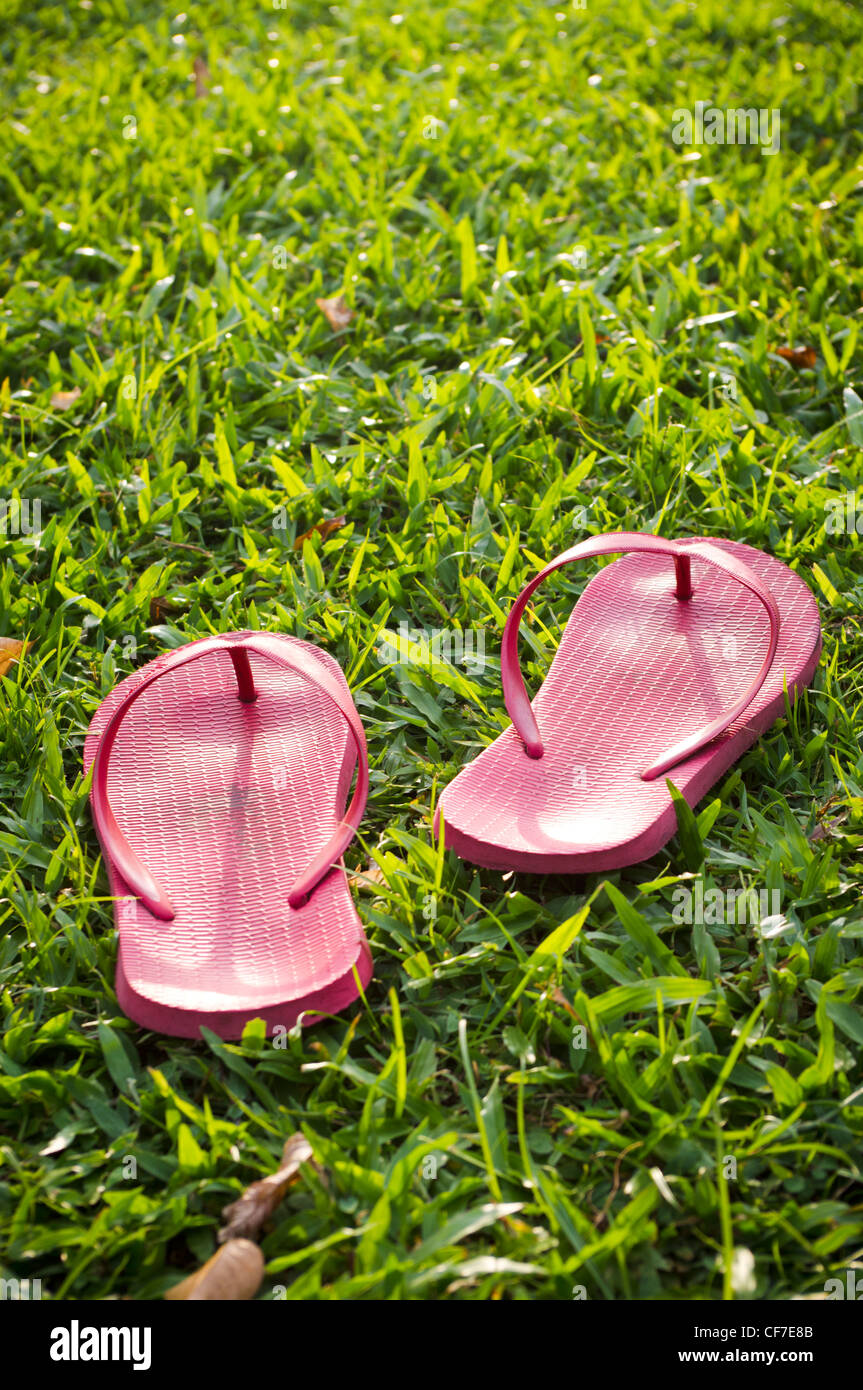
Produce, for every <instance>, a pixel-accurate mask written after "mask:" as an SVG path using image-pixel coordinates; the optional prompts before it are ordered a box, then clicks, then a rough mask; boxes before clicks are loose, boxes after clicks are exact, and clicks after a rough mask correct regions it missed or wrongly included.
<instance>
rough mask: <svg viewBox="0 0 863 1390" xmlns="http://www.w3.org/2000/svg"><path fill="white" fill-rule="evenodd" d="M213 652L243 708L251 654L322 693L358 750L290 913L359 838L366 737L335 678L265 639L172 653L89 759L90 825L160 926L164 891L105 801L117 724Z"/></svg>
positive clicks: (216, 642)
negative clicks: (225, 664) (349, 789)
mask: <svg viewBox="0 0 863 1390" xmlns="http://www.w3.org/2000/svg"><path fill="white" fill-rule="evenodd" d="M282 648H284V650H282ZM215 652H227V654H228V655H229V657H230V659H231V662H232V663H233V667H234V673H235V675H236V677H237V693H238V697H239V699H240V700H242V701H243V702H244V703H245V704H251V703H252V702H254V701H255V700H256V699H257V691H256V690H255V684H254V680H253V677H252V669H251V666H250V664H249V652H254V653H255V655H256V656H261V657H264V658H265V659H266V660H267V661H272V662H274V663H275V664H276V665H277V666H281V667H283V669H284V670H286V671H292V672H294V673H295V674H296V675H298V676H302V677H304V678H305V679H306V680H307V681H309V682H310V683H311V684H312V685H314V686H316V687H317V688H318V689H319V690H321V691H323V692H324V694H325V695H328V696H329V698H330V699H331V700H332V702H333V704H334V705H336V706H337V708H338V709H339V711H340V713H341V714H342V715H344V718H345V720H346V722H347V725H348V728H349V729H350V731H351V734H352V736H353V740H354V743H355V744H356V749H357V755H358V768H357V780H356V786H355V788H354V794H353V797H352V798H351V803H350V805H349V806H348V808H347V811H346V812H345V815H344V817H343V819H342V820H341V821H340V822H339V824H338V826H337V827H336V829H335V831H334V833H333V835H332V836H331V837H330V839H329V840H328V841H327V843H326V844H325V845H324V847H323V848H322V849H321V851H320V852H319V853H318V854H317V855H316V856H315V858H314V859H313V860H312V862H311V864H310V865H309V866H308V868H307V869H306V870H305V872H304V873H302V874H301V875H300V877H299V878H298V879H297V881H296V883H295V884H294V886H293V887H292V888H291V890H290V892H289V893H288V905H289V906H290V907H292V908H298V907H302V906H303V904H304V903H306V902H307V901H308V899H309V897H310V896H311V894H312V893H313V891H314V889H315V888H316V887H317V885H318V884H319V883H320V882H321V880H322V879H323V878H325V877H326V875H327V874H328V873H329V872H330V870H331V869H332V868H333V866H334V865H335V864H337V863H338V861H339V859H341V857H342V855H343V854H344V852H345V850H346V849H347V847H348V845H349V844H350V843H351V840H352V839H353V838H354V835H355V834H356V832H357V829H358V827H359V824H360V821H361V820H362V816H363V810H364V809H365V804H366V799H367V797H368V792H369V762H368V753H367V751H366V739H365V733H364V731H363V726H362V723H361V721H360V717H359V714H358V713H357V710H356V707H355V705H354V703H353V700H352V699H351V697H350V695H349V694H347V693H346V692H345V691H344V690H343V689H342V688H341V687H340V685H339V683H338V682H337V681H336V680H335V678H334V677H333V675H332V674H331V673H330V672H329V671H327V670H326V669H325V668H324V667H323V666H322V665H321V664H320V662H317V661H315V660H314V658H313V657H311V656H310V655H309V654H308V652H306V651H305V650H304V649H303V648H302V647H299V646H297V647H289V646H288V645H287V644H286V643H283V642H280V643H279V651H278V652H276V651H274V650H273V647H271V646H270V645H269V644H267V643H266V640H265V639H264V640H261V639H260V638H259V639H257V640H256V639H254V638H250V637H245V636H243V635H242V634H240V635H238V636H237V637H234V636H228V637H210V638H205V639H204V640H203V641H201V642H197V643H195V645H194V646H193V647H192V648H191V649H189V650H185V649H183V648H180V649H179V650H178V651H176V652H173V653H172V654H171V655H170V656H169V657H168V658H167V659H166V660H165V662H164V665H162V666H161V667H160V669H159V670H158V671H154V672H153V673H152V674H151V675H149V676H147V678H146V679H145V680H143V681H141V683H140V685H138V686H137V687H136V688H135V689H134V690H132V691H131V692H130V693H129V694H128V695H127V696H126V698H125V699H124V700H123V702H122V703H121V704H120V705H118V707H117V709H116V710H115V711H114V713H113V715H112V716H111V718H110V720H109V721H108V723H107V724H106V726H105V729H104V731H103V733H102V736H101V738H100V739H99V747H98V749H97V751H96V756H95V758H94V759H93V791H92V809H93V819H94V820H95V822H96V827H97V829H98V831H99V835H100V838H101V841H102V845H103V847H104V848H105V850H106V851H107V853H108V855H109V856H110V858H111V861H112V863H113V864H114V865H115V867H116V868H117V870H118V872H119V873H120V874H121V876H122V878H123V879H124V880H125V882H126V883H127V884H128V885H129V887H130V888H131V889H132V891H133V892H134V893H135V894H136V895H137V897H139V898H140V899H141V901H142V903H143V904H144V905H145V907H147V908H148V909H149V910H150V912H152V914H153V916H154V917H158V918H159V919H160V921H163V922H170V921H172V920H173V918H174V916H175V912H174V908H173V906H172V905H171V901H170V899H169V897H168V895H167V894H166V892H165V891H164V889H163V888H162V887H161V886H160V885H159V884H158V883H157V882H156V880H155V879H154V878H153V875H152V874H151V873H150V871H149V869H147V868H146V866H145V865H144V864H143V863H142V862H141V860H140V858H139V857H138V855H137V854H136V853H135V851H134V850H133V849H132V846H131V845H130V844H129V842H128V840H127V839H126V837H125V835H124V834H123V832H122V830H121V829H120V827H119V825H118V824H117V821H116V819H115V817H114V813H113V811H112V810H111V805H110V803H109V801H108V763H109V759H110V756H111V749H112V748H113V746H114V741H115V739H116V737H117V733H118V730H119V728H120V724H121V723H122V721H123V718H124V717H125V715H126V714H128V712H129V710H130V709H131V707H132V705H133V704H134V703H135V701H136V700H137V699H139V697H140V696H141V695H143V693H144V691H145V690H146V689H147V688H148V687H149V686H151V685H152V684H153V682H154V681H157V680H159V678H160V677H161V676H164V675H167V673H168V672H169V671H176V670H178V669H179V668H180V667H181V666H188V665H189V664H190V662H193V661H200V660H201V659H202V658H203V657H205V656H211V655H212V654H213V653H215Z"/></svg>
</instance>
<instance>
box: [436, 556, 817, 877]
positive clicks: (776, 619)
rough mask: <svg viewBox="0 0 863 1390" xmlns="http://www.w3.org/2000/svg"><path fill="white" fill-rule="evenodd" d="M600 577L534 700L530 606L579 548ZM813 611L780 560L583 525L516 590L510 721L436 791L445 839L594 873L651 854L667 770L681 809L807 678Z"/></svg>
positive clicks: (533, 864)
mask: <svg viewBox="0 0 863 1390" xmlns="http://www.w3.org/2000/svg"><path fill="white" fill-rule="evenodd" d="M620 552H627V553H626V554H625V555H623V556H622V558H620V559H618V560H615V561H614V563H612V564H610V565H607V566H606V567H604V568H603V569H601V570H600V571H599V572H598V573H596V574H595V575H594V576H593V578H592V579H591V580H590V582H589V583H588V584H587V586H586V588H585V589H584V591H583V593H582V595H581V597H580V598H579V600H578V602H577V604H576V606H575V608H574V609H573V612H572V615H571V617H570V619H569V622H568V623H567V626H566V628H565V630H564V633H563V636H562V639H561V642H560V646H559V648H558V650H557V652H556V654H555V657H554V660H553V661H552V663H551V666H550V669H549V671H548V675H547V676H546V679H545V681H544V683H543V685H542V687H541V689H540V691H539V693H538V694H537V696H536V698H535V699H534V700H533V701H531V700H530V698H529V696H528V694H527V691H526V689H525V684H524V678H523V676H522V673H521V669H520V666H519V659H518V638H519V625H520V622H521V618H522V615H523V613H524V611H525V608H526V606H527V604H528V602H529V600H530V599H531V597H532V595H533V594H534V592H535V591H536V589H537V588H538V587H539V585H540V584H541V583H542V582H543V580H545V579H546V578H547V577H548V576H549V575H551V574H553V573H554V572H555V571H556V570H558V569H560V568H561V567H562V566H564V565H567V564H569V563H571V562H572V561H575V560H586V559H590V558H592V557H595V556H598V555H606V554H618V553H620ZM820 650H821V631H820V624H819V617H818V608H817V605H816V603H815V600H814V598H813V596H812V594H811V593H810V591H809V589H808V588H807V586H806V584H805V583H804V582H803V580H802V579H800V578H799V576H798V575H796V574H795V573H794V572H793V571H792V570H790V569H789V568H788V567H787V566H786V565H784V564H782V563H781V561H779V560H777V559H775V558H774V557H773V556H771V555H766V554H764V553H763V552H762V551H760V550H756V549H754V548H753V547H751V546H748V545H743V544H740V543H738V542H734V541H727V540H710V541H705V540H698V539H694V538H693V539H686V540H677V541H670V540H664V539H662V538H661V537H658V536H653V535H642V534H640V533H637V532H625V531H623V532H615V533H612V534H610V535H606V536H597V537H591V538H590V539H588V540H586V541H583V542H581V543H580V544H578V545H576V546H573V547H572V548H571V549H570V550H567V551H565V552H564V553H563V554H562V555H559V556H558V557H557V558H556V559H555V560H552V561H551V563H550V564H548V565H547V566H546V567H545V569H543V570H542V571H541V572H540V573H539V574H537V575H536V576H535V577H534V579H532V580H531V581H530V583H529V584H528V585H527V587H526V588H525V589H524V590H523V592H522V593H521V595H520V596H519V598H518V599H517V600H516V602H515V604H514V606H513V608H512V611H511V612H510V615H509V618H508V619H507V623H506V627H505V629H504V635H503V643H502V648H501V673H502V681H503V691H504V699H505V703H506V708H507V711H508V713H509V716H510V718H511V720H512V724H511V726H510V727H509V728H507V729H506V730H505V731H504V733H503V734H501V735H500V737H499V738H497V739H496V740H495V742H494V743H492V744H491V745H490V746H489V747H488V748H486V749H484V750H483V752H482V753H480V755H479V756H478V757H477V758H476V759H475V760H474V761H473V762H472V763H470V764H469V765H468V766H467V767H465V768H464V769H463V770H462V771H461V772H460V773H459V774H458V776H457V777H456V778H455V780H454V781H453V782H451V783H450V785H449V786H448V787H447V788H446V789H445V791H444V793H443V795H442V797H441V800H440V803H439V807H438V812H437V820H438V825H440V821H441V819H442V820H443V822H444V826H445V843H446V845H447V847H448V848H450V849H453V850H455V852H456V853H457V854H459V855H461V856H462V857H463V858H465V859H468V860H470V861H471V862H473V863H476V864H481V865H485V866H486V867H489V868H495V869H522V870H526V871H532V872H537V873H547V872H558V873H588V872H593V871H596V870H603V869H613V868H621V867H623V866H625V865H628V864H635V863H638V862H640V861H641V860H643V859H648V858H650V857H651V855H653V854H655V853H656V852H657V851H658V850H660V849H661V848H662V846H663V845H664V844H666V843H667V841H668V840H669V839H670V838H671V837H672V836H673V835H674V833H675V831H676V828H677V818H676V815H675V811H674V805H673V801H672V798H671V795H670V793H669V790H668V788H667V786H666V781H665V779H666V778H669V779H670V780H671V781H672V782H673V783H674V785H675V786H676V787H677V788H678V789H679V791H680V792H681V793H682V795H683V796H684V797H685V798H686V800H687V801H688V803H689V804H690V805H691V806H694V805H695V804H696V803H697V802H698V801H699V800H700V798H701V797H702V796H704V794H705V792H707V790H708V789H709V788H710V787H711V786H712V785H713V784H714V783H715V782H716V781H717V780H718V779H719V778H720V777H721V776H722V775H723V774H724V773H725V772H726V771H727V770H728V769H729V768H730V767H731V765H732V764H733V763H734V762H735V761H736V760H737V759H738V758H739V757H740V755H741V754H742V753H743V752H744V750H745V749H746V748H748V747H749V746H750V745H751V744H752V743H754V742H755V740H756V739H757V738H758V736H759V735H760V734H763V733H765V732H766V730H767V729H769V728H770V726H771V724H773V723H774V721H775V720H776V719H777V718H779V716H780V715H781V714H782V713H783V712H784V708H785V698H786V690H787V694H788V698H789V699H790V700H791V701H792V703H793V701H794V699H795V697H796V695H797V693H798V692H799V691H800V690H801V689H802V688H803V687H805V686H806V685H808V684H809V682H810V681H811V679H812V677H813V674H814V672H815V668H816V666H817V664H818V657H819V654H820Z"/></svg>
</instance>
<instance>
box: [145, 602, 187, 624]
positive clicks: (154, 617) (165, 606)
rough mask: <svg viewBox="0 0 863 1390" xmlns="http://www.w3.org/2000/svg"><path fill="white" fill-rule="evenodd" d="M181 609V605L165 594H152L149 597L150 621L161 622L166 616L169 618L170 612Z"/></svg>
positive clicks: (176, 611) (177, 611)
mask: <svg viewBox="0 0 863 1390" xmlns="http://www.w3.org/2000/svg"><path fill="white" fill-rule="evenodd" d="M181 611H182V605H181V604H178V603H176V602H175V600H174V599H172V598H168V597H167V596H166V595H165V594H154V595H153V597H152V598H151V599H150V622H151V623H153V624H154V625H155V624H156V623H163V622H164V621H165V619H166V618H170V616H171V614H172V613H179V612H181Z"/></svg>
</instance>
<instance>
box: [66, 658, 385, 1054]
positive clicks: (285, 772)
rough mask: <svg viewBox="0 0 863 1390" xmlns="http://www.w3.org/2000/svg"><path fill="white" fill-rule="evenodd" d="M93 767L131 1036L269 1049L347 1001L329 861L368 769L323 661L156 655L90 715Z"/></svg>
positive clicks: (341, 889)
mask: <svg viewBox="0 0 863 1390" xmlns="http://www.w3.org/2000/svg"><path fill="white" fill-rule="evenodd" d="M357 762H358V763H359V767H358V772H357V784H356V788H355V790H354V794H353V798H352V800H351V804H350V806H349V807H348V809H347V811H345V804H346V801H347V796H348V791H349V789H350V784H351V780H352V777H353V772H354V767H355V765H356V764H357ZM91 766H92V768H93V783H92V790H91V793H90V802H91V808H92V812H93V819H94V821H95V823H96V829H97V831H98V834H99V840H100V842H101V845H102V850H103V853H104V856H105V861H106V864H107V866H108V877H109V880H110V884H111V890H112V892H113V894H114V895H115V897H116V898H117V899H118V902H117V903H116V904H115V912H116V918H117V925H118V928H119V936H120V946H119V953H118V959H117V981H116V983H117V998H118V1000H119V1002H120V1006H121V1008H122V1009H123V1010H124V1011H125V1013H127V1014H128V1015H129V1017H130V1018H132V1019H134V1020H135V1022H136V1023H140V1024H142V1025H143V1026H144V1027H146V1028H152V1029H154V1030H155V1031H157V1032H160V1033H169V1034H172V1035H173V1036H175V1037H182V1038H197V1037H198V1036H199V1031H198V1030H199V1028H200V1026H201V1024H205V1025H206V1026H207V1027H208V1028H211V1029H212V1030H213V1032H215V1033H218V1034H219V1035H220V1036H221V1037H223V1038H238V1037H239V1036H240V1035H241V1033H242V1031H243V1028H244V1026H245V1025H246V1023H247V1022H248V1021H249V1019H252V1018H263V1019H264V1020H265V1021H266V1024H267V1030H268V1032H272V1029H273V1028H274V1027H275V1026H277V1025H283V1026H285V1027H288V1028H290V1027H292V1026H293V1024H294V1023H296V1021H297V1019H298V1017H299V1016H300V1014H305V1013H307V1011H314V1012H316V1013H333V1012H335V1011H336V1010H338V1009H342V1008H344V1007H345V1005H347V1004H349V1003H351V1001H352V1000H354V999H356V998H357V995H358V993H359V987H360V985H362V986H363V987H364V986H365V985H366V984H367V983H368V981H369V979H370V978H371V973H372V960H371V953H370V951H369V947H368V943H367V941H366V938H365V934H364V932H363V928H362V924H361V922H360V919H359V917H358V916H357V912H356V909H355V907H354V904H353V900H352V898H351V895H350V891H349V889H348V884H347V880H346V878H345V873H344V868H343V867H342V866H341V864H340V862H339V861H340V860H341V856H342V854H343V853H344V851H345V849H346V848H347V846H348V845H349V844H350V842H351V840H352V839H353V837H354V835H355V834H356V830H357V827H358V825H359V823H360V820H361V818H362V814H363V809H364V807H365V803H366V797H367V795H368V785H369V774H368V758H367V754H366V742H365V735H364V733H363V726H362V723H361V721H360V717H359V714H358V713H357V710H356V707H355V705H354V702H353V700H352V699H351V694H350V691H349V689H348V685H347V681H346V680H345V678H344V675H343V674H342V671H341V669H340V668H339V666H338V663H337V662H336V661H334V660H333V658H332V657H331V656H329V655H328V654H327V653H326V652H323V651H321V650H320V649H319V648H317V647H315V646H312V645H311V644H310V643H308V642H301V641H299V640H298V639H297V638H294V637H286V636H281V635H275V634H272V633H263V632H229V633H226V634H225V635H224V636H221V637H205V638H202V639H201V640H199V641H196V642H191V643H189V645H188V646H186V647H181V648H179V649H178V650H176V651H171V652H165V653H163V655H161V656H159V657H157V658H156V659H155V661H151V662H149V663H148V664H147V665H146V666H144V667H142V669H141V670H140V671H136V672H135V673H134V674H133V675H131V676H128V677H127V678H126V679H125V680H123V681H121V682H120V684H119V685H117V686H116V687H115V688H114V690H112V691H111V693H110V695H109V696H108V697H107V699H106V700H105V701H104V702H103V703H102V705H100V707H99V709H98V710H97V711H96V714H95V715H94V717H93V721H92V723H91V725H90V728H89V731H88V733H87V739H86V743H85V745H84V769H85V771H88V770H89V769H90V767H91ZM311 1021H314V1020H313V1019H309V1018H306V1019H304V1022H311Z"/></svg>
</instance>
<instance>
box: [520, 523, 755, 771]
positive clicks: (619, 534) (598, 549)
mask: <svg viewBox="0 0 863 1390" xmlns="http://www.w3.org/2000/svg"><path fill="white" fill-rule="evenodd" d="M620 551H639V552H646V553H647V554H650V555H669V556H671V558H672V559H673V560H674V568H675V571H676V577H677V587H676V589H675V593H676V596H677V597H678V598H679V599H689V598H691V597H692V592H693V590H692V580H691V575H690V563H689V561H690V557H691V556H693V555H695V556H697V558H698V559H699V560H705V561H707V563H708V564H710V565H715V566H716V568H717V569H720V570H723V571H724V572H725V574H730V575H733V576H734V578H735V579H738V580H739V581H740V583H741V584H744V585H745V586H746V588H747V589H749V590H750V591H751V592H752V593H753V594H755V596H756V597H757V598H759V599H760V600H761V602H762V603H763V604H764V607H765V608H766V609H767V612H768V615H769V617H770V644H769V647H768V651H767V655H766V656H765V658H764V662H763V664H762V667H761V670H760V671H759V672H758V675H757V676H756V677H755V680H754V681H753V682H752V684H751V685H750V686H749V687H748V689H747V690H745V691H744V693H743V694H742V695H741V696H740V699H739V700H737V701H736V702H735V703H734V705H732V707H731V709H729V710H728V711H727V712H726V713H725V714H720V716H719V718H718V719H714V720H713V721H712V722H711V723H710V724H708V725H706V727H705V728H703V729H701V730H700V731H699V732H698V733H696V734H693V735H691V736H690V737H689V738H685V739H682V740H681V741H680V743H676V744H675V745H674V747H673V748H669V750H668V752H667V753H664V754H663V756H662V757H661V758H660V759H659V760H658V761H657V762H655V763H654V764H653V765H652V766H651V767H649V768H647V769H646V770H645V771H644V772H642V774H641V776H642V780H643V781H645V782H652V781H653V780H654V778H656V777H659V776H661V774H662V773H663V772H667V771H668V770H669V768H672V767H674V766H675V764H676V763H680V762H683V760H684V758H689V757H691V756H692V754H693V753H695V752H697V751H698V749H699V748H703V747H704V745H705V744H707V743H710V742H711V740H712V739H714V738H716V737H717V735H719V734H721V733H722V731H723V730H724V729H727V728H728V725H729V724H731V723H733V721H734V720H735V719H736V718H737V717H738V715H740V714H742V713H743V711H744V710H745V709H746V707H747V705H749V704H750V703H751V702H752V700H754V698H755V696H756V695H757V694H758V691H759V690H760V689H761V687H762V685H763V684H764V681H765V678H766V676H767V672H768V671H769V670H770V667H771V665H772V664H773V656H774V654H775V652H776V644H777V642H778V641H779V622H780V619H779V609H778V607H777V604H776V600H775V598H774V597H773V594H772V593H771V592H770V589H769V588H768V587H767V585H766V584H764V583H762V581H761V580H760V579H759V578H758V576H757V574H755V573H754V572H753V571H752V570H751V569H750V568H749V566H748V565H745V564H743V562H742V561H741V560H738V559H737V557H736V556H735V555H730V554H728V552H727V551H725V550H720V549H719V547H718V546H715V545H710V543H709V542H708V541H694V542H692V543H690V544H686V545H683V544H681V543H680V542H678V541H667V540H663V538H662V537H661V536H652V535H646V534H643V533H642V532H640V531H612V532H611V533H610V534H608V535H606V536H591V537H589V538H588V540H586V541H580V542H579V544H578V545H574V546H572V548H571V549H570V550H565V551H564V552H563V554H562V555H558V556H557V558H556V559H555V560H552V561H551V562H550V563H549V564H547V565H546V567H545V569H543V570H540V572H539V574H537V575H536V576H535V577H534V578H533V579H532V580H531V581H530V583H529V584H528V585H527V586H526V588H524V589H523V590H522V592H521V593H520V594H519V596H518V598H517V599H516V601H515V603H514V605H513V607H512V610H511V611H510V615H509V617H508V618H507V620H506V627H505V628H504V632H503V643H502V645H501V677H502V680H503V698H504V701H505V703H506V708H507V711H508V713H509V717H510V719H511V720H512V722H513V724H514V726H515V729H516V732H517V733H518V734H519V736H520V738H521V739H522V742H523V743H524V747H525V751H526V752H527V754H528V755H529V756H530V757H531V758H541V757H542V754H543V744H542V739H541V737H540V733H539V728H538V727H537V723H536V718H535V717H534V713H533V709H532V708H531V704H530V700H529V698H528V694H527V690H526V689H525V684H524V677H523V675H522V673H521V667H520V666H519V661H518V626H519V623H520V622H521V615H522V613H523V612H524V610H525V608H526V607H527V605H528V602H529V601H530V598H531V596H532V594H533V593H534V592H535V591H536V590H537V589H538V588H539V586H540V584H541V583H542V581H543V580H544V579H546V578H547V577H548V575H550V574H553V573H554V571H555V570H559V569H560V568H561V567H562V566H563V565H568V564H569V563H570V561H571V560H587V559H590V558H591V557H592V556H594V555H614V554H618V553H619V552H620Z"/></svg>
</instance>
